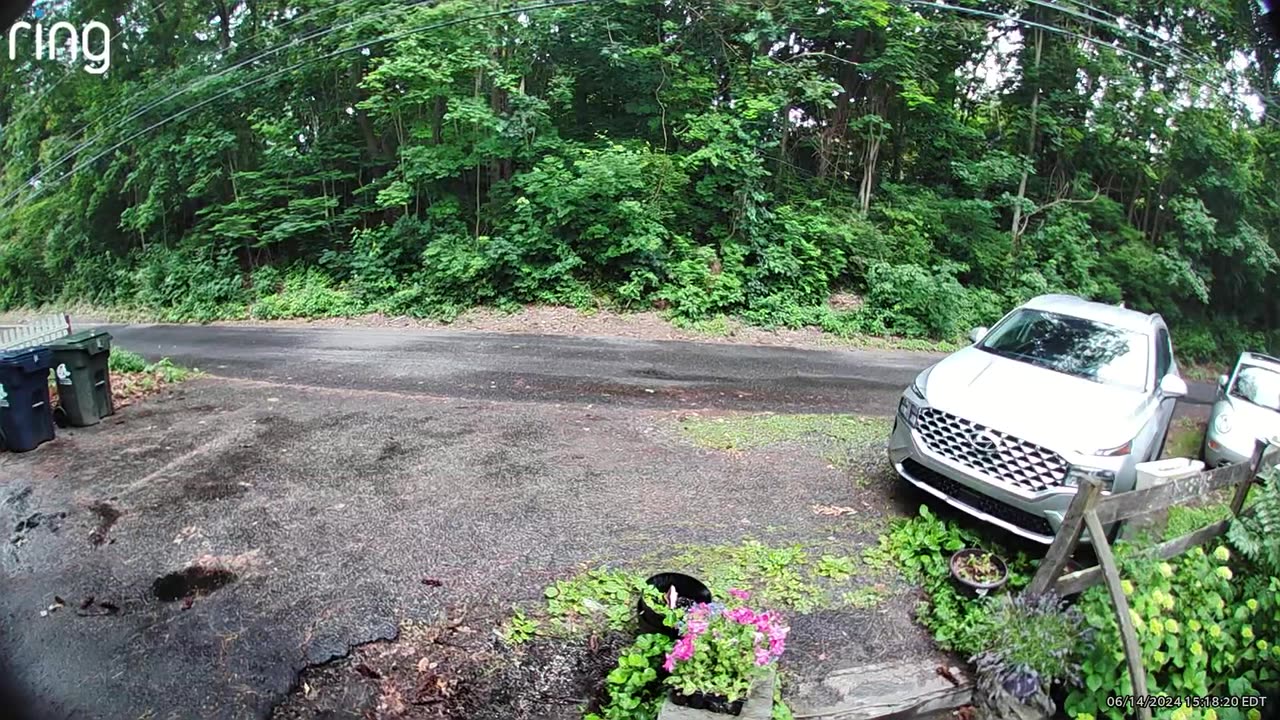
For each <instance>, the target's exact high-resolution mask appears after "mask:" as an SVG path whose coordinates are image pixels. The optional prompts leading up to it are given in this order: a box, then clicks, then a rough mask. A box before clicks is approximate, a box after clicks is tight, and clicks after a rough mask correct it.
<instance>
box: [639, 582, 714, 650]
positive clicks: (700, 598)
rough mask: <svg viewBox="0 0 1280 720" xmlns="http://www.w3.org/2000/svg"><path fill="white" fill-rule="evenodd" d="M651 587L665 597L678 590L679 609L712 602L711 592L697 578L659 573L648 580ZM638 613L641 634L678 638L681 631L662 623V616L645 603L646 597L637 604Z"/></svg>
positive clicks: (677, 601) (677, 604)
mask: <svg viewBox="0 0 1280 720" xmlns="http://www.w3.org/2000/svg"><path fill="white" fill-rule="evenodd" d="M645 582H647V583H648V584H649V585H652V586H653V587H655V588H657V589H658V592H660V593H662V594H663V595H664V596H665V595H666V594H667V591H668V590H670V589H671V588H673V587H674V588H675V589H676V595H677V597H678V599H677V600H676V606H677V607H690V606H692V605H695V604H697V603H709V602H711V591H710V590H708V589H707V586H706V585H703V584H702V582H701V581H699V580H698V579H697V578H693V577H690V576H688V575H682V574H681V573H658V574H657V575H654V576H653V577H651V578H649V579H648V580H646V581H645ZM636 612H637V613H638V614H639V616H640V632H641V633H660V634H662V635H666V636H667V637H671V638H674V637H678V636H679V634H680V633H679V631H678V630H676V629H675V628H673V627H667V626H666V625H665V624H663V622H662V614H661V613H659V612H658V611H656V610H654V609H653V608H651V607H649V604H648V603H646V602H645V601H644V597H643V596H641V598H640V599H639V600H638V601H637V602H636Z"/></svg>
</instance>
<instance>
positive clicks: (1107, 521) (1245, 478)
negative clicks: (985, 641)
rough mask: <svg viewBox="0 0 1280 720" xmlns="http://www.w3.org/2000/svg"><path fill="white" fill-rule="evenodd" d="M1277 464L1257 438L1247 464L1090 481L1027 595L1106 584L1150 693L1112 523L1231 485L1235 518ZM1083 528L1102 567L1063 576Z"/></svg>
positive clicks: (1182, 541)
mask: <svg viewBox="0 0 1280 720" xmlns="http://www.w3.org/2000/svg"><path fill="white" fill-rule="evenodd" d="M1277 464H1280V445H1271V444H1269V443H1267V442H1265V441H1262V440H1259V441H1257V443H1256V445H1255V447H1254V450H1253V457H1252V458H1251V459H1250V461H1249V462H1247V463H1239V464H1236V465H1229V466H1227V467H1224V468H1217V469H1213V470H1207V471H1205V472H1201V473H1196V474H1195V475H1191V476H1189V477H1185V478H1181V479H1178V480H1173V481H1170V482H1167V483H1163V484H1161V485H1156V486H1154V487H1150V488H1146V489H1143V490H1133V491H1130V492H1126V493H1119V494H1116V495H1103V493H1102V486H1101V484H1100V483H1098V482H1097V481H1096V480H1086V481H1085V482H1084V484H1082V485H1081V486H1080V489H1079V491H1078V492H1077V493H1076V496H1075V498H1074V499H1073V500H1072V501H1071V506H1070V508H1068V510H1067V514H1066V516H1065V517H1064V518H1063V520H1062V526H1061V527H1060V528H1059V529H1058V534H1057V535H1056V536H1054V539H1053V544H1052V545H1050V546H1049V551H1048V552H1047V553H1046V554H1045V557H1044V560H1043V561H1041V563H1040V567H1039V569H1038V570H1037V571H1036V574H1035V577H1033V578H1032V579H1031V583H1030V584H1029V585H1028V586H1027V589H1026V592H1027V593H1031V594H1040V593H1044V592H1045V591H1047V590H1053V591H1054V592H1056V593H1057V594H1058V595H1060V596H1065V595H1074V594H1076V593H1078V592H1080V591H1082V590H1085V589H1086V588H1089V587H1092V586H1094V585H1097V584H1098V583H1100V582H1103V583H1106V585H1107V592H1108V594H1109V595H1110V596H1111V602H1112V604H1113V605H1114V606H1115V611H1116V622H1117V623H1119V626H1120V640H1121V643H1122V644H1123V646H1124V654H1125V661H1126V663H1127V665H1128V666H1129V678H1130V680H1131V682H1132V685H1133V694H1134V695H1135V696H1140V695H1146V694H1147V673H1146V670H1145V669H1143V667H1142V650H1141V648H1140V646H1139V645H1138V636H1137V633H1136V632H1135V631H1134V628H1133V622H1132V621H1131V620H1130V617H1129V601H1128V599H1127V598H1126V597H1125V594H1124V590H1122V589H1121V584H1120V571H1119V569H1118V568H1117V567H1116V561H1115V556H1114V555H1113V554H1112V552H1111V543H1110V542H1108V541H1107V537H1106V535H1107V528H1108V527H1109V526H1110V525H1112V524H1113V523H1116V522H1122V521H1125V520H1132V519H1134V518H1138V517H1142V516H1145V515H1150V514H1152V513H1155V512H1159V511H1161V510H1165V509H1167V508H1170V507H1172V506H1174V505H1181V504H1183V503H1186V502H1188V501H1189V500H1193V499H1196V498H1201V497H1205V496H1206V495H1208V494H1209V493H1210V492H1212V491H1214V490H1218V489H1221V488H1226V487H1232V486H1234V487H1235V494H1234V495H1232V498H1231V513H1232V517H1235V516H1236V515H1239V514H1240V512H1241V510H1242V509H1243V508H1244V501H1245V497H1246V496H1247V495H1248V494H1249V488H1250V486H1252V485H1253V483H1254V482H1255V481H1256V480H1257V478H1258V474H1259V473H1260V472H1262V471H1263V470H1265V469H1267V468H1271V467H1275V466H1276V465H1277ZM1229 525H1230V519H1228V520H1222V521H1220V522H1216V523H1213V524H1212V525H1208V526H1205V527H1202V528H1200V529H1198V530H1195V531H1194V532H1190V533H1187V534H1186V535H1183V536H1181V537H1177V538H1174V539H1172V540H1168V541H1166V542H1162V543H1160V544H1158V545H1155V546H1153V547H1151V548H1149V549H1148V550H1146V551H1145V552H1146V553H1147V554H1149V555H1150V556H1152V557H1156V558H1160V559H1168V558H1172V557H1175V556H1177V555H1180V554H1182V553H1184V552H1186V551H1187V550H1189V549H1190V548H1192V547H1195V546H1197V545H1202V544H1204V543H1206V542H1208V541H1209V540H1212V539H1213V538H1215V537H1218V536H1220V535H1222V534H1223V533H1225V532H1226V531H1227V527H1228V526H1229ZM1084 530H1088V531H1089V541H1090V543H1092V545H1093V549H1094V554H1095V555H1097V557H1098V565H1097V567H1091V568H1086V569H1084V570H1079V571H1077V572H1073V573H1071V574H1069V575H1063V574H1062V570H1063V568H1064V567H1065V566H1066V563H1067V560H1068V559H1069V558H1070V557H1071V556H1072V555H1073V554H1074V553H1075V550H1076V546H1077V545H1078V544H1079V543H1080V537H1081V533H1082V531H1084ZM1138 717H1139V718H1141V719H1142V720H1150V718H1151V710H1150V709H1149V708H1139V709H1138Z"/></svg>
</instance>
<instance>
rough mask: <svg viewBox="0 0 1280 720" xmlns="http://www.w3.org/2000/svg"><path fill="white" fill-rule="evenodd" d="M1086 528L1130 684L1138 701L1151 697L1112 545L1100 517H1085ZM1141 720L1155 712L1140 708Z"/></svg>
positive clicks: (1136, 634) (1139, 716)
mask: <svg viewBox="0 0 1280 720" xmlns="http://www.w3.org/2000/svg"><path fill="white" fill-rule="evenodd" d="M1084 522H1085V525H1086V526H1087V527H1088V528H1089V539H1091V540H1092V541H1093V550H1094V553H1096V554H1097V556H1098V564H1099V565H1101V566H1102V579H1103V580H1104V581H1105V582H1106V584H1107V592H1108V593H1110V595H1111V604H1112V605H1114V606H1115V609H1116V622H1117V623H1119V625H1120V644H1121V645H1122V646H1123V647H1124V658H1125V661H1126V662H1127V663H1128V665H1129V683H1130V685H1132V690H1133V693H1132V694H1133V696H1134V697H1135V698H1138V697H1143V698H1145V697H1146V695H1147V671H1146V670H1144V669H1143V667H1142V647H1141V646H1140V645H1138V633H1137V632H1135V631H1134V629H1133V619H1132V618H1130V617H1129V600H1128V598H1126V597H1125V595H1124V588H1123V587H1122V586H1121V584H1120V571H1119V569H1118V568H1117V567H1116V559H1115V557H1114V556H1113V555H1112V554H1111V544H1110V543H1108V542H1107V536H1106V531H1105V530H1103V528H1102V523H1101V522H1099V521H1098V516H1097V515H1096V514H1094V513H1093V511H1090V512H1088V513H1087V514H1086V515H1085V516H1084ZM1137 711H1138V718H1139V719H1140V720H1151V708H1149V707H1145V706H1142V707H1138V708H1137Z"/></svg>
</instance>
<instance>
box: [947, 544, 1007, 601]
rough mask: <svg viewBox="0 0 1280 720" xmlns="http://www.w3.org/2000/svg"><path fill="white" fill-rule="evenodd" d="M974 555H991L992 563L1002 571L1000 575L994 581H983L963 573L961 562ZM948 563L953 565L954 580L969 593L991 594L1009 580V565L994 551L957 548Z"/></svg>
mask: <svg viewBox="0 0 1280 720" xmlns="http://www.w3.org/2000/svg"><path fill="white" fill-rule="evenodd" d="M973 555H990V556H991V560H992V563H993V564H994V565H995V566H996V569H997V570H999V571H1000V577H999V578H998V579H996V580H994V581H992V582H987V583H981V582H977V581H975V580H972V579H970V578H967V577H964V576H963V575H961V574H960V563H961V562H962V561H963V560H964V559H965V558H968V557H971V556H973ZM948 564H949V565H950V567H951V579H952V581H954V582H955V583H956V585H957V586H959V588H960V589H961V590H963V591H964V592H966V593H968V594H969V595H973V596H978V595H989V594H991V593H992V592H995V591H996V590H999V589H1000V588H1001V586H1003V585H1004V584H1005V583H1006V582H1008V581H1009V566H1008V565H1006V564H1005V562H1004V559H1003V558H1001V557H1000V556H999V555H996V554H994V553H988V552H987V551H986V550H981V549H978V548H965V549H963V550H957V551H956V553H955V554H954V555H952V556H951V562H950V563H948Z"/></svg>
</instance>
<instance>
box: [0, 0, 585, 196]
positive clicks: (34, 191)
mask: <svg viewBox="0 0 1280 720" xmlns="http://www.w3.org/2000/svg"><path fill="white" fill-rule="evenodd" d="M601 1H602V0H555V1H554V2H544V3H539V4H535V5H524V6H521V7H515V8H507V9H505V10H494V11H491V12H487V13H481V14H478V15H469V16H467V17H464V18H455V19H453V20H445V21H442V22H435V23H430V24H427V25H419V26H417V27H413V28H409V29H408V30H401V31H399V32H394V33H388V34H386V35H381V36H379V37H376V38H374V39H372V40H367V41H364V42H361V43H357V44H355V45H349V46H347V47H342V48H338V49H337V50H333V51H330V52H327V53H324V54H322V55H317V56H315V57H311V58H308V59H306V60H302V61H299V62H296V63H294V64H292V65H289V66H287V67H284V68H280V69H279V70H275V71H273V72H270V73H267V74H265V75H263V76H261V77H258V78H254V79H253V80H249V81H247V82H244V83H241V84H239V85H237V86H235V87H233V88H230V89H228V90H224V91H222V92H220V93H218V94H216V95H213V96H212V97H209V98H206V99H204V100H202V101H200V102H198V103H196V104H194V105H191V106H189V107H187V108H184V109H182V110H180V111H178V112H176V113H174V114H172V115H170V116H168V117H166V118H164V119H162V120H159V121H157V122H155V123H152V124H151V125H148V126H147V127H145V128H143V129H141V130H139V131H138V132H135V133H133V134H132V135H129V136H128V137H126V138H124V139H123V140H121V141H119V142H117V143H116V144H114V145H112V146H111V147H108V148H107V149H105V150H103V151H102V152H99V153H97V154H96V155H94V156H92V157H90V158H89V159H88V160H86V161H84V162H83V163H79V162H77V163H74V164H73V166H72V168H71V169H70V170H68V171H67V172H65V173H63V174H62V175H60V176H59V177H58V178H57V179H55V180H53V181H52V182H50V183H43V184H39V185H35V184H34V183H37V182H38V179H36V178H32V179H29V180H28V181H27V182H26V183H24V186H23V187H20V188H18V189H17V190H15V191H14V192H13V193H11V194H10V195H9V196H8V197H7V198H5V199H4V200H2V201H0V205H4V206H5V207H11V201H12V200H13V199H15V198H16V197H17V196H18V195H20V194H21V193H22V192H23V190H24V189H26V188H27V187H30V188H31V195H29V196H28V197H27V198H25V199H24V200H30V199H31V198H33V197H35V196H36V195H38V194H39V193H40V191H41V189H43V188H44V187H46V186H47V185H56V184H58V183H60V182H62V181H63V180H66V179H67V178H69V177H71V176H72V175H74V174H75V173H76V172H77V171H79V169H80V168H81V167H84V166H88V165H92V164H93V163H95V162H97V161H98V160H100V159H102V158H104V157H106V156H107V155H109V154H111V153H113V152H115V151H116V150H118V149H119V148H121V147H123V146H125V145H126V144H128V143H129V142H131V141H133V140H134V139H136V138H139V137H141V136H143V135H146V134H147V133H149V132H151V131H152V130H156V129H158V128H161V127H163V126H165V125H167V124H169V123H171V122H173V121H174V120H177V119H179V118H182V117H185V116H187V115H189V114H191V113H193V112H195V111H196V110H199V109H200V108H202V107H204V106H206V105H208V104H210V103H213V102H215V101H217V100H219V99H221V98H224V97H226V96H228V95H232V94H234V93H237V92H240V91H241V90H244V89H246V88H248V87H252V86H254V85H257V84H260V83H263V82H266V81H267V80H270V79H272V78H277V77H280V76H281V75H284V74H286V73H289V72H292V71H294V70H297V69H299V68H302V67H306V66H307V65H310V64H312V63H316V62H320V61H322V60H328V59H331V58H335V57H338V56H340V55H344V54H346V53H350V52H356V51H359V50H363V49H365V48H368V47H372V46H373V45H377V44H378V43H384V42H391V41H395V40H400V39H403V38H406V37H409V36H412V35H417V34H419V33H423V32H430V31H432V30H441V29H443V28H447V27H452V26H455V25H462V24H465V23H469V22H475V21H478V20H487V19H491V18H495V17H503V16H507V15H519V14H523V13H527V12H531V11H534V10H545V9H550V8H558V7H570V6H574V5H589V4H592V3H595V2H601ZM62 162H65V159H64V160H61V161H59V164H61V163H62ZM54 167H56V166H50V167H49V168H48V169H46V170H45V171H43V172H42V175H43V174H47V173H48V172H49V171H51V170H53V169H54ZM13 212H14V211H13V210H12V209H10V210H8V211H7V212H5V214H4V216H2V217H0V219H3V218H7V217H8V216H9V215H11V214H13Z"/></svg>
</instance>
